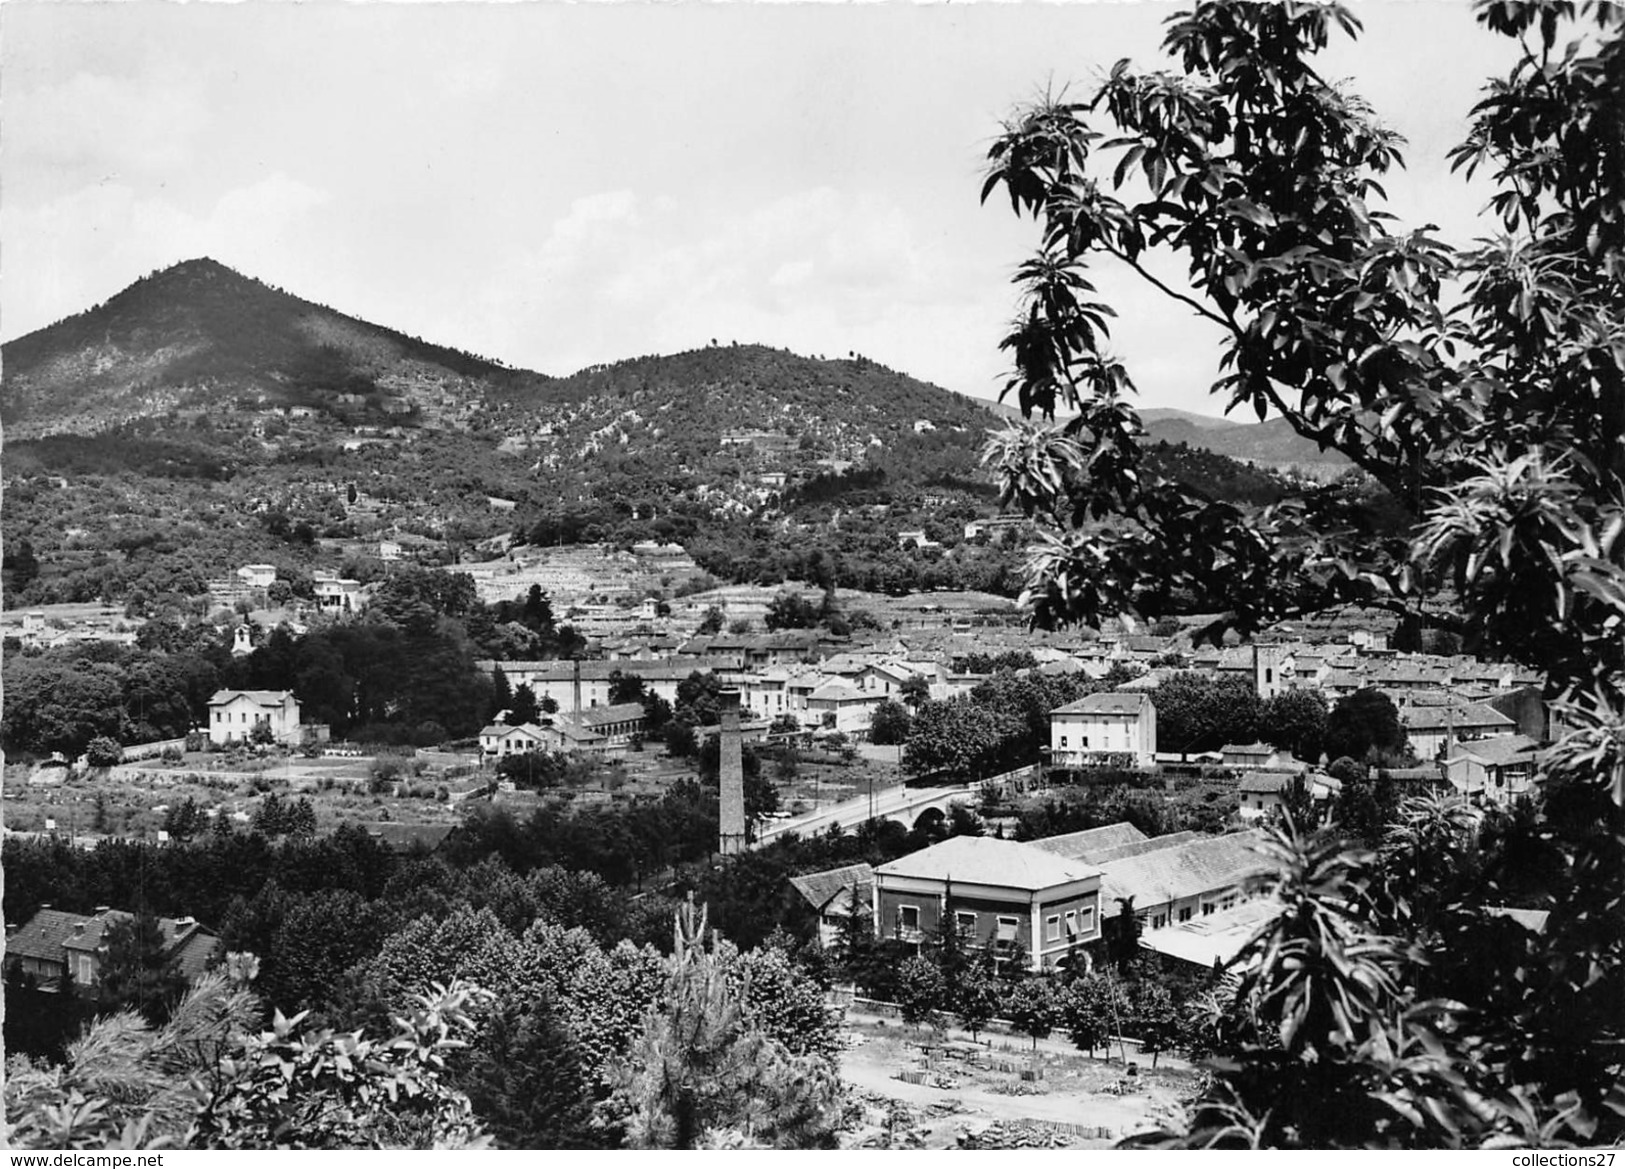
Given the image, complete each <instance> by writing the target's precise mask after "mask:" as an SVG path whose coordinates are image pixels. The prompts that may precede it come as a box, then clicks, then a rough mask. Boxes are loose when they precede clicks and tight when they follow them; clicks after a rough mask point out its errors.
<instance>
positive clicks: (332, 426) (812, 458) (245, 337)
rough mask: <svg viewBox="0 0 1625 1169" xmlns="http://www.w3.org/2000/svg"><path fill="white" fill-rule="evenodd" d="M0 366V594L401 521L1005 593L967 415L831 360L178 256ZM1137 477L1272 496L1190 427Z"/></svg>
mask: <svg viewBox="0 0 1625 1169" xmlns="http://www.w3.org/2000/svg"><path fill="white" fill-rule="evenodd" d="M4 360H5V368H4V380H3V382H0V415H3V417H4V420H5V423H6V430H7V434H6V437H7V439H8V447H7V451H6V468H5V470H6V492H5V495H4V509H5V535H6V538H7V546H8V548H10V547H11V544H12V542H13V541H14V540H15V541H16V543H17V544H18V545H19V546H26V547H27V548H28V550H29V554H28V556H26V557H24V558H23V575H24V577H25V578H27V577H29V575H30V574H31V573H37V576H36V577H35V578H34V584H33V585H32V586H31V591H30V592H28V593H27V594H26V595H21V594H22V590H21V589H19V588H13V589H12V590H11V591H9V592H8V593H7V596H6V600H7V604H14V603H29V604H40V603H50V602H52V601H79V600H85V599H95V598H99V597H103V596H105V597H110V598H121V597H124V596H126V595H129V594H131V593H134V594H135V595H137V596H145V597H148V598H151V597H156V596H183V597H185V596H196V595H197V594H198V591H199V589H200V588H201V586H202V582H203V581H205V580H208V579H212V578H215V577H218V576H219V575H220V574H221V573H222V572H224V571H226V570H227V569H229V567H230V566H232V565H236V564H243V563H259V562H271V563H275V564H278V565H280V566H282V568H283V569H284V570H285V571H287V572H290V573H295V574H297V573H303V572H308V571H311V570H314V569H315V568H317V567H321V568H324V569H332V568H342V567H344V565H345V557H346V556H351V555H355V556H359V555H361V553H360V552H357V551H356V549H359V548H364V547H367V546H370V547H372V548H374V549H377V548H379V547H380V546H381V542H382V541H384V540H390V541H395V542H397V543H398V542H399V540H400V539H402V538H410V539H412V540H415V541H416V542H417V543H416V547H417V548H418V552H417V555H419V556H421V557H424V558H426V559H427V560H428V561H430V562H435V563H448V562H456V561H458V560H460V559H462V558H464V557H466V556H467V555H468V553H469V550H470V549H471V548H473V547H474V546H476V545H479V544H482V543H484V542H486V541H498V538H499V537H500V538H501V541H498V542H502V541H512V540H519V541H521V542H529V543H532V544H542V545H560V544H597V543H603V544H609V545H612V546H620V547H626V548H630V547H632V546H633V545H634V544H636V543H639V542H643V541H650V540H653V541H656V542H670V543H677V544H681V545H682V546H683V547H684V548H685V549H686V550H687V551H688V552H689V554H690V555H691V556H692V557H693V558H694V560H695V561H697V562H698V563H699V564H700V565H701V566H702V567H704V568H705V569H707V570H708V571H710V572H712V573H713V574H714V575H716V576H718V577H721V578H723V579H727V580H737V581H744V580H766V581H773V580H786V579H792V580H819V579H833V580H835V581H837V582H838V583H841V584H843V585H846V586H848V587H863V588H869V589H871V590H873V591H887V592H892V591H906V590H908V589H924V588H966V587H969V588H977V589H984V590H992V591H1000V592H1006V593H1012V592H1014V591H1015V590H1016V589H1017V588H1018V587H1019V581H1018V573H1017V568H1018V566H1019V559H1018V557H1019V555H1020V550H1019V548H1017V547H1015V546H1013V545H1014V544H1015V543H1016V541H1014V540H1012V541H1010V544H1011V546H1005V544H1004V543H1003V542H1002V537H1001V541H995V542H989V541H987V540H984V539H981V538H979V537H976V536H974V535H973V534H972V530H973V529H974V527H975V524H974V521H976V520H978V519H985V518H988V517H989V516H991V515H993V514H995V513H996V512H997V511H998V501H997V490H996V488H995V487H994V485H993V483H992V482H991V481H990V479H989V476H988V475H987V473H986V472H985V471H984V470H983V469H982V467H981V466H980V456H981V452H982V448H983V446H984V444H985V442H986V439H987V435H988V432H989V431H992V430H995V429H997V428H998V425H999V423H998V422H997V420H996V418H995V417H994V416H992V415H990V414H989V412H988V409H987V404H986V403H984V402H980V401H977V400H975V399H972V398H968V397H965V396H962V395H959V394H955V393H952V392H950V391H948V390H945V389H943V388H941V387H939V386H934V385H930V384H928V383H925V382H922V381H919V380H917V379H915V378H912V377H909V376H908V375H907V374H904V373H901V372H899V371H896V370H892V369H888V368H886V367H885V366H883V365H880V364H879V363H877V362H875V361H872V360H870V359H869V358H867V357H864V356H861V355H858V354H855V353H854V354H850V355H848V356H847V357H845V358H840V359H836V360H826V359H824V358H813V357H806V356H802V355H798V354H795V353H791V352H787V351H785V350H780V349H773V348H770V347H767V346H763V345H738V344H731V345H712V346H709V347H707V348H704V349H695V350H690V351H687V352H683V353H674V354H667V355H662V356H646V357H636V358H630V359H627V360H623V361H618V362H614V363H611V364H605V365H596V366H592V367H590V368H588V369H584V370H581V371H579V372H577V373H574V374H571V375H569V376H566V377H548V376H545V375H542V374H538V373H533V372H530V371H525V370H515V369H510V368H507V367H504V366H502V365H499V364H498V363H495V362H491V361H487V360H486V359H484V358H480V357H477V356H475V355H472V354H468V353H463V352H461V351H459V350H456V349H452V348H448V347H445V346H441V345H434V344H430V343H428V342H425V341H422V340H419V339H418V338H415V337H409V336H406V335H405V334H402V333H400V332H397V331H395V330H391V329H388V328H385V327H383V326H379V325H374V324H371V323H369V322H367V321H365V320H362V319H360V318H358V317H352V316H347V315H345V314H343V313H339V312H336V311H334V310H332V309H328V308H325V307H323V306H321V305H318V304H315V303H313V302H310V301H306V300H302V299H300V298H299V297H296V296H293V295H291V294H289V293H286V292H283V291H281V290H279V289H276V288H272V287H270V286H268V285H265V284H262V283H260V282H259V281H256V280H252V279H250V278H248V277H245V276H241V275H239V274H238V273H236V272H233V271H231V270H230V269H228V268H226V267H224V266H223V265H220V264H217V263H215V262H214V261H212V260H193V261H187V262H186V263H183V264H179V265H176V266H175V267H174V268H170V269H166V270H165V271H163V272H159V273H156V274H154V275H152V276H150V277H147V278H145V279H143V280H141V281H138V282H136V284H134V285H132V286H131V287H130V288H128V289H125V290H124V291H123V292H121V293H119V294H118V295H117V296H114V297H113V298H112V299H110V300H109V301H108V302H107V303H105V304H102V305H99V306H96V307H95V308H93V309H90V310H88V311H87V312H84V313H80V314H77V315H75V316H73V317H69V318H67V319H66V320H63V321H59V322H57V323H56V324H54V325H51V326H48V327H46V328H44V329H41V330H38V331H36V332H34V333H31V334H29V335H27V336H25V337H21V338H18V339H17V340H15V341H13V342H11V343H10V344H8V345H6V346H5V347H4ZM1176 421H1177V420H1176ZM1157 425H1162V423H1161V422H1160V421H1159V422H1157ZM1185 425H1186V426H1188V427H1191V428H1192V430H1193V432H1195V433H1202V434H1205V433H1206V431H1201V430H1199V429H1197V428H1195V427H1194V425H1193V424H1191V423H1189V422H1186V423H1185ZM1254 429H1256V428H1251V427H1242V426H1222V427H1220V428H1217V429H1215V431H1214V433H1217V434H1225V435H1228V434H1230V433H1232V432H1247V431H1251V430H1254ZM1147 468H1148V470H1150V471H1151V472H1152V473H1154V474H1167V475H1170V476H1172V477H1175V478H1178V479H1179V480H1181V481H1182V482H1186V483H1188V484H1190V485H1191V486H1192V487H1194V488H1196V489H1198V490H1201V491H1203V492H1206V493H1208V494H1210V495H1215V496H1222V497H1224V498H1227V499H1235V500H1237V501H1242V502H1250V503H1268V502H1273V501H1274V500H1277V499H1279V498H1282V497H1283V496H1284V495H1286V494H1288V493H1290V492H1291V491H1292V490H1294V489H1295V488H1294V486H1293V485H1292V484H1290V483H1288V482H1287V481H1286V480H1284V479H1282V478H1280V477H1279V476H1275V475H1272V474H1270V473H1268V472H1267V471H1265V470H1261V469H1256V468H1248V467H1243V466H1240V465H1238V464H1237V463H1236V462H1234V461H1233V460H1230V459H1227V458H1224V457H1223V456H1221V455H1217V454H1214V453H1212V452H1211V451H1209V450H1207V449H1205V448H1204V446H1203V445H1202V444H1201V443H1190V444H1188V445H1187V446H1186V447H1184V448H1179V447H1177V446H1173V447H1170V446H1165V445H1162V444H1158V443H1156V442H1153V443H1151V444H1150V447H1149V449H1148V451H1147ZM346 549H347V550H348V551H343V550H346ZM12 559H13V560H15V559H16V558H15V557H13V558H12ZM15 568H16V566H15V565H13V564H8V566H7V569H8V570H9V571H13V583H15ZM355 571H357V572H360V571H363V568H360V567H357V568H355ZM371 571H383V570H382V567H381V566H375V567H374V569H372V570H371Z"/></svg>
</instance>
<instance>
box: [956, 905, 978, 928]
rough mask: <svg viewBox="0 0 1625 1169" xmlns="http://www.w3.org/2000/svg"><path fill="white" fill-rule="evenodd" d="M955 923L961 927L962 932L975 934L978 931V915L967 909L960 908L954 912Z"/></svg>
mask: <svg viewBox="0 0 1625 1169" xmlns="http://www.w3.org/2000/svg"><path fill="white" fill-rule="evenodd" d="M954 924H955V925H957V926H958V927H959V931H960V932H961V933H967V934H974V933H975V932H976V915H975V914H974V913H969V912H967V911H965V910H959V911H957V912H955V914H954Z"/></svg>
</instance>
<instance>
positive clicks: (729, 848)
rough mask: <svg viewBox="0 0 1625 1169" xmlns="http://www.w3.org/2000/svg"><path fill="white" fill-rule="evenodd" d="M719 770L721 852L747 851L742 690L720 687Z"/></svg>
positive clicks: (728, 854) (730, 854) (729, 854)
mask: <svg viewBox="0 0 1625 1169" xmlns="http://www.w3.org/2000/svg"><path fill="white" fill-rule="evenodd" d="M717 709H718V713H719V715H720V716H721V723H722V726H721V727H720V728H719V734H718V739H719V744H718V745H719V747H720V748H721V750H720V752H719V760H718V764H719V766H718V773H719V778H720V781H721V787H722V808H721V811H722V816H721V828H722V831H721V840H720V842H719V845H718V851H719V852H721V853H722V855H723V856H733V855H735V854H737V853H741V852H744V851H745V766H744V760H743V758H742V756H741V750H742V749H741V745H740V734H739V691H737V690H719V691H718V692H717Z"/></svg>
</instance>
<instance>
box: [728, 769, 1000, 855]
mask: <svg viewBox="0 0 1625 1169" xmlns="http://www.w3.org/2000/svg"><path fill="white" fill-rule="evenodd" d="M980 786H981V785H979V784H960V785H956V786H953V787H904V786H903V785H902V784H897V785H896V786H893V787H887V788H879V789H877V790H876V791H875V793H874V795H873V797H871V796H870V795H869V794H868V793H865V794H863V795H861V796H857V797H855V798H853V799H850V800H846V801H844V802H842V803H839V804H834V805H832V806H830V807H827V808H820V809H819V810H818V811H816V812H809V813H807V814H806V815H804V816H793V817H791V818H790V819H788V820H769V821H767V822H766V823H765V824H763V825H762V827H761V828H760V829H759V830H758V831H757V834H756V845H755V846H756V847H760V846H762V845H764V844H771V843H773V841H774V840H776V839H778V838H779V837H781V836H783V835H785V834H786V833H788V832H794V833H795V834H796V835H798V836H804V837H805V836H815V835H817V834H818V833H820V832H827V831H828V830H829V828H830V826H831V825H833V824H839V825H840V826H841V827H842V828H843V829H845V828H856V827H857V826H858V825H859V824H862V823H864V822H865V821H868V820H895V821H896V822H897V823H899V824H901V825H902V826H903V827H904V828H913V827H914V826H915V825H916V824H918V823H920V822H921V821H922V820H927V821H929V820H930V819H933V818H940V817H943V816H946V815H947V814H948V808H949V806H950V805H951V804H954V803H956V802H958V803H974V802H975V800H976V796H977V791H978V789H979V787H980Z"/></svg>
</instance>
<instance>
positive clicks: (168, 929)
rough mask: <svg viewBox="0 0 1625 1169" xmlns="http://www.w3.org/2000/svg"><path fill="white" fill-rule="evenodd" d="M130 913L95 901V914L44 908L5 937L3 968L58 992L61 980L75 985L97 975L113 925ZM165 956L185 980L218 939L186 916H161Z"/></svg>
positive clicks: (201, 967) (215, 947) (206, 960)
mask: <svg viewBox="0 0 1625 1169" xmlns="http://www.w3.org/2000/svg"><path fill="white" fill-rule="evenodd" d="M133 917H134V915H133V914H129V913H125V912H124V911H123V910H119V909H110V908H108V907H107V906H105V905H98V906H97V907H96V912H95V913H94V914H90V915H86V914H82V913H67V912H65V911H63V910H60V909H52V908H50V907H49V906H46V907H44V908H42V909H40V910H39V911H38V912H37V913H35V914H34V916H33V917H31V918H29V919H28V921H27V922H25V923H24V924H23V925H22V926H21V927H20V928H18V929H17V930H16V931H15V932H8V934H7V936H6V958H5V966H6V969H7V970H8V971H10V970H11V969H12V968H13V967H17V968H20V969H21V970H22V972H23V973H24V974H27V975H30V976H32V977H33V978H34V979H35V980H36V981H37V982H38V983H39V986H40V989H42V990H50V991H55V990H60V989H61V988H62V987H63V985H64V981H65V980H70V979H71V985H73V986H76V987H78V988H80V989H85V988H90V987H94V986H95V985H96V983H97V981H98V980H99V979H100V978H101V970H102V963H103V962H104V961H105V960H106V957H107V951H108V940H107V939H108V933H109V932H110V931H111V929H112V927H113V926H114V925H115V924H117V923H119V922H121V921H129V920H131V919H132V918H133ZM158 929H159V931H160V932H161V933H162V935H163V939H164V943H163V953H164V957H165V958H166V959H168V960H172V961H173V962H174V963H175V966H176V969H177V970H178V971H179V972H180V973H181V975H182V976H184V977H185V978H186V980H187V981H188V982H190V981H191V980H193V979H194V978H196V977H197V976H198V975H200V974H202V973H203V971H204V970H205V969H206V968H207V966H208V965H209V961H210V959H212V958H213V957H214V955H215V951H216V950H218V949H219V948H220V939H219V938H217V937H215V935H214V934H212V933H210V932H209V931H208V930H206V929H204V928H203V927H202V926H200V925H198V923H197V922H196V921H195V920H194V919H192V918H190V917H160V918H159V919H158Z"/></svg>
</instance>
